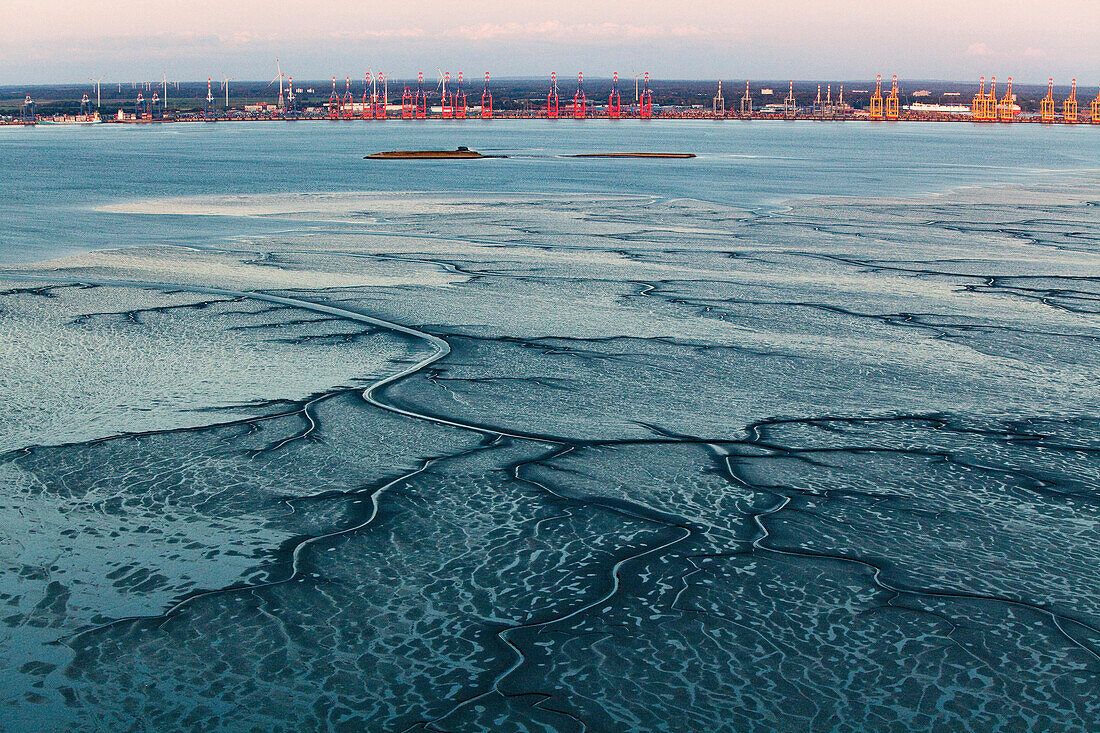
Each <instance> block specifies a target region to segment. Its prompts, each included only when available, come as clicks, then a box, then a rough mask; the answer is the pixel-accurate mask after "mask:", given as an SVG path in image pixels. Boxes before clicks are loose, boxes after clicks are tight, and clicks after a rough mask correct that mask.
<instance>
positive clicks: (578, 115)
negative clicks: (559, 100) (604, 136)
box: [573, 71, 588, 120]
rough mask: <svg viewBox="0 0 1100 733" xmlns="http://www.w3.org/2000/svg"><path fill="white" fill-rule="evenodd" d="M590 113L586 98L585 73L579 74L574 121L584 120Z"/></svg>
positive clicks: (574, 104)
mask: <svg viewBox="0 0 1100 733" xmlns="http://www.w3.org/2000/svg"><path fill="white" fill-rule="evenodd" d="M587 111H588V98H587V97H585V96H584V72H583V71H578V72H577V93H576V94H574V95H573V119H575V120H583V119H584V117H585V114H586V112H587Z"/></svg>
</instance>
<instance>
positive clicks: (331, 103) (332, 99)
mask: <svg viewBox="0 0 1100 733" xmlns="http://www.w3.org/2000/svg"><path fill="white" fill-rule="evenodd" d="M339 116H340V96H339V95H338V94H337V93H336V77H335V76H334V77H332V94H330V95H329V98H328V118H329V119H330V120H335V119H337V118H338V117H339Z"/></svg>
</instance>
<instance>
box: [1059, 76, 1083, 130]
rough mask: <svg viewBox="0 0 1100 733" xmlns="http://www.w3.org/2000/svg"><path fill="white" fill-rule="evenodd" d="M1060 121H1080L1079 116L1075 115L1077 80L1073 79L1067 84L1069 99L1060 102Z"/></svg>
mask: <svg viewBox="0 0 1100 733" xmlns="http://www.w3.org/2000/svg"><path fill="white" fill-rule="evenodd" d="M1062 119H1063V120H1065V121H1066V122H1071V123H1076V122H1078V121H1080V119H1081V118H1080V116H1079V115H1078V114H1077V80H1076V79H1074V80H1073V81H1071V82H1070V84H1069V99H1067V100H1066V101H1064V102H1062Z"/></svg>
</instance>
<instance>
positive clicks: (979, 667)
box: [0, 178, 1100, 732]
mask: <svg viewBox="0 0 1100 733" xmlns="http://www.w3.org/2000/svg"><path fill="white" fill-rule="evenodd" d="M1098 183H1100V181H1097V180H1093V179H1091V178H1088V179H1079V180H1078V181H1077V182H1076V183H1066V182H1062V181H1053V182H1051V183H1050V184H1045V185H1030V186H1015V187H998V188H974V189H968V190H964V191H960V192H956V193H952V194H948V195H943V196H930V197H924V198H913V199H891V200H887V199H864V200H853V199H810V200H801V201H797V202H793V203H791V204H790V205H789V206H787V207H785V208H780V209H776V210H772V211H761V210H749V209H740V208H735V207H729V206H723V205H719V204H714V203H708V202H704V201H699V200H694V199H685V198H665V197H660V196H653V197H645V196H634V195H622V196H611V195H603V196H599V197H593V196H587V195H586V196H569V195H562V194H515V193H513V194H502V195H499V196H492V195H477V196H475V195H469V196H458V197H456V196H454V195H433V194H423V193H421V194H403V195H399V196H396V195H381V194H367V193H364V194H360V193H355V192H338V193H330V194H317V195H295V194H270V195H239V196H234V197H223V198H217V199H215V198H202V197H192V198H175V199H158V200H150V201H139V202H128V203H123V204H117V205H112V208H111V211H112V212H113V213H114V214H124V213H129V214H132V215H142V216H167V217H170V216H190V217H198V216H217V217H223V218H224V219H225V220H226V221H236V222H239V226H240V229H241V232H242V236H241V237H239V238H237V239H235V240H234V241H233V242H232V243H230V244H211V246H210V247H209V248H204V249H202V250H201V251H196V250H194V249H188V248H183V247H159V248H138V249H130V250H119V251H114V252H99V253H93V254H87V255H79V256H77V257H74V258H71V259H66V260H59V261H55V262H52V263H44V264H37V265H28V266H22V267H18V268H16V267H10V268H7V269H6V270H5V271H4V273H3V274H2V275H0V278H3V282H2V283H0V290H2V292H0V342H2V345H3V348H2V349H0V359H2V360H3V363H2V364H0V367H2V368H0V394H4V395H12V397H9V398H5V399H6V402H7V405H6V414H7V415H8V416H9V419H7V420H5V421H4V422H3V427H2V428H0V440H2V441H3V447H2V450H3V451H5V452H4V453H3V455H2V458H0V517H2V518H3V526H4V530H3V533H2V535H0V603H2V607H3V609H4V610H3V614H2V616H0V691H2V692H0V696H2V700H0V728H2V729H4V730H72V731H83V730H92V729H103V730H173V731H174V730H186V731H190V730H196V731H197V730H222V731H250V730H263V731H303V730H348V731H351V730H356V731H358V730H379V731H382V730H385V731H471V730H484V731H490V730H491V731H585V730H587V731H655V730H659V731H685V732H686V731H868V730H876V731H886V730H890V731H910V730H923V731H933V730H972V731H1016V730H1036V731H1041V730H1049V731H1054V730H1057V731H1082V732H1084V731H1095V730H1097V729H1100V700H1098V698H1097V696H1096V690H1097V689H1098V684H1100V592H1098V590H1097V589H1100V501H1098V496H1097V485H1098V483H1100V420H1098V418H1097V415H1100V376H1098V375H1100V372H1098V371H1097V367H1096V365H1097V363H1100V317H1098V316H1100V206H1098V205H1097V202H1096V200H1095V198H1096V194H1095V191H1096V190H1097V188H1096V186H1097V184H1098ZM257 220H263V221H266V222H278V223H279V225H280V226H279V231H278V232H274V233H263V232H260V233H256V231H255V230H254V229H253V228H252V227H251V223H252V222H254V221H257Z"/></svg>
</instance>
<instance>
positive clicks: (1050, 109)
mask: <svg viewBox="0 0 1100 733" xmlns="http://www.w3.org/2000/svg"><path fill="white" fill-rule="evenodd" d="M1039 119H1041V120H1042V121H1043V122H1046V123H1050V122H1054V79H1049V80H1047V96H1046V97H1045V98H1044V99H1043V100H1041V101H1040V102H1039Z"/></svg>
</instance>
